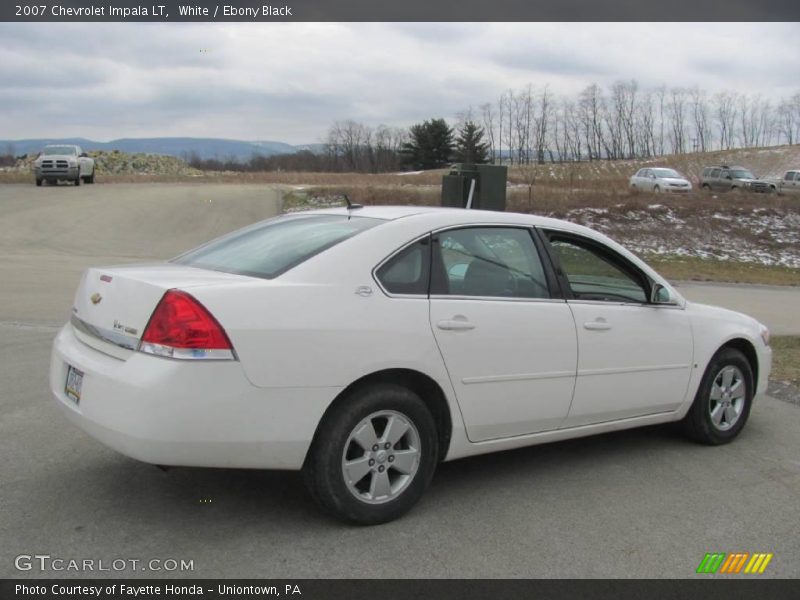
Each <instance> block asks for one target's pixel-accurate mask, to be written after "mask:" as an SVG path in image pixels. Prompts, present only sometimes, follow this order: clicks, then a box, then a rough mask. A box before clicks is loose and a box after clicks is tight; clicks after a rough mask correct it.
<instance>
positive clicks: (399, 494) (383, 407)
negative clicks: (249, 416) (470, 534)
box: [303, 383, 438, 525]
mask: <svg viewBox="0 0 800 600" xmlns="http://www.w3.org/2000/svg"><path fill="white" fill-rule="evenodd" d="M437 437H438V436H437V433H436V425H435V423H434V421H433V417H432V416H431V413H430V411H429V410H428V407H427V406H425V403H424V402H423V401H422V400H421V399H420V398H419V396H417V395H416V394H415V393H414V392H412V391H410V390H408V389H407V388H404V387H402V386H399V385H396V384H389V383H385V384H376V385H371V386H367V387H363V388H360V389H357V390H355V391H354V392H352V393H350V394H349V395H348V396H347V397H346V398H343V399H342V401H341V402H340V403H339V404H338V406H336V407H334V408H333V409H332V412H331V413H330V414H328V415H326V417H325V419H324V420H323V422H322V423H321V424H320V429H319V431H318V433H317V436H316V437H315V439H314V442H313V444H312V446H311V449H310V450H309V454H308V457H307V458H306V464H305V465H304V467H303V475H304V479H305V482H306V485H307V487H308V489H309V492H310V493H311V495H312V497H313V498H314V500H315V501H316V502H317V503H318V504H319V505H320V506H321V507H322V508H323V509H324V510H325V511H327V512H329V513H330V514H332V515H334V516H335V517H337V518H340V519H342V520H345V521H350V522H353V523H358V524H360V525H376V524H378V523H385V522H387V521H391V520H393V519H396V518H398V517H400V516H401V515H403V514H404V513H406V512H407V511H408V510H410V509H411V508H412V507H413V506H414V504H416V503H417V501H418V500H419V499H420V497H421V496H422V494H423V492H424V491H425V489H426V488H427V487H428V484H429V483H430V480H431V477H432V476H433V472H434V470H435V468H436V463H437V462H438V442H437Z"/></svg>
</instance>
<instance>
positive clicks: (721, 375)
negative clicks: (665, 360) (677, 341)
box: [682, 348, 755, 446]
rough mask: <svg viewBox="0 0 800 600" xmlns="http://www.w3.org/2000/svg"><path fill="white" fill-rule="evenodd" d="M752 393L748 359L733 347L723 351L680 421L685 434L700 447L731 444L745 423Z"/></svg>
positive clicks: (750, 370)
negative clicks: (698, 443) (699, 444)
mask: <svg viewBox="0 0 800 600" xmlns="http://www.w3.org/2000/svg"><path fill="white" fill-rule="evenodd" d="M754 390H755V384H754V380H753V370H752V368H751V367H750V363H749V362H748V361H747V358H746V357H745V356H744V354H742V353H741V352H740V351H739V350H736V349H735V348H723V349H722V350H720V351H719V352H717V354H715V355H714V357H713V358H712V359H711V362H710V363H709V364H708V367H707V368H706V372H705V373H704V374H703V379H702V381H701V382H700V387H699V388H698V390H697V395H696V396H695V399H694V403H693V404H692V407H691V408H690V409H689V412H688V413H687V414H686V416H685V417H684V419H683V421H682V425H683V428H684V431H685V432H686V434H687V435H688V436H689V437H690V438H692V439H693V440H695V441H697V442H700V443H701V444H709V445H714V446H716V445H719V444H726V443H728V442H730V441H731V440H733V439H734V438H735V437H736V436H737V435H739V432H740V431H741V430H742V428H743V427H744V424H745V423H746V422H747V418H748V416H749V415H750V406H751V405H752V402H753V394H754Z"/></svg>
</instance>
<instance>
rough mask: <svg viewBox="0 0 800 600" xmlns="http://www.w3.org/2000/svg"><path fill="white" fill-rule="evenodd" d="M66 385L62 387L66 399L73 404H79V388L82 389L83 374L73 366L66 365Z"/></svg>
mask: <svg viewBox="0 0 800 600" xmlns="http://www.w3.org/2000/svg"><path fill="white" fill-rule="evenodd" d="M67 366H68V367H69V368H68V369H67V383H66V385H65V386H64V393H65V394H66V395H67V398H69V399H70V400H72V401H73V402H74V403H75V404H80V401H81V388H82V387H83V372H82V371H79V370H78V369H76V368H75V367H73V366H70V365H67Z"/></svg>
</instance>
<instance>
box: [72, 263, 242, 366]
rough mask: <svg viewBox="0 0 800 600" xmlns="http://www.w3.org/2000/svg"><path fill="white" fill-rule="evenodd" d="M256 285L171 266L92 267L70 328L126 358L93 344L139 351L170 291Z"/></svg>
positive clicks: (77, 299) (231, 276) (77, 298)
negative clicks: (142, 338)
mask: <svg viewBox="0 0 800 600" xmlns="http://www.w3.org/2000/svg"><path fill="white" fill-rule="evenodd" d="M252 281H253V279H252V278H251V277H245V276H243V275H234V274H231V273H222V272H218V271H208V270H205V269H198V268H194V267H186V266H182V265H174V264H171V263H157V264H145V265H126V266H118V267H92V268H89V269H87V270H86V271H85V272H84V274H83V277H82V278H81V282H80V285H79V286H78V291H77V292H76V294H75V300H74V302H73V306H72V325H73V327H74V328H75V329H76V330H77V332H78V333H79V337H80V339H82V340H83V341H85V342H87V343H90V345H92V346H94V347H96V348H98V349H100V350H103V351H106V352H108V353H111V354H114V355H115V356H119V357H120V358H122V357H123V356H120V355H119V353H118V352H117V351H113V352H111V351H110V349H109V348H108V347H106V346H105V345H101V346H98V345H97V343H96V342H94V340H101V341H102V342H105V343H107V344H112V345H114V346H117V347H118V348H123V349H127V350H135V349H136V348H137V347H138V344H139V340H140V339H141V337H142V334H143V333H144V329H145V327H146V326H147V323H148V321H149V320H150V316H151V315H152V314H153V311H154V310H155V308H156V305H157V304H158V302H159V301H160V300H161V298H162V297H163V296H164V293H165V292H166V291H167V290H170V289H181V290H186V291H187V292H189V293H190V294H191V290H192V288H197V287H208V286H217V285H227V284H231V283H241V282H252ZM88 338H94V340H92V341H90V340H89V339H88ZM93 342H94V343H93Z"/></svg>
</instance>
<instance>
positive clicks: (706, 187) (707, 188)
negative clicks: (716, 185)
mask: <svg viewBox="0 0 800 600" xmlns="http://www.w3.org/2000/svg"><path fill="white" fill-rule="evenodd" d="M701 187H702V190H703V191H704V192H710V191H711V186H710V185H708V184H707V183H704V184H703V185H702V186H701Z"/></svg>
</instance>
